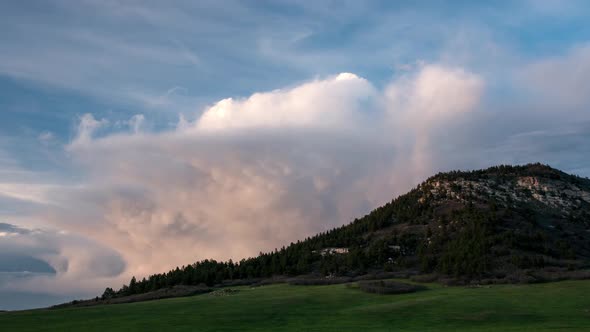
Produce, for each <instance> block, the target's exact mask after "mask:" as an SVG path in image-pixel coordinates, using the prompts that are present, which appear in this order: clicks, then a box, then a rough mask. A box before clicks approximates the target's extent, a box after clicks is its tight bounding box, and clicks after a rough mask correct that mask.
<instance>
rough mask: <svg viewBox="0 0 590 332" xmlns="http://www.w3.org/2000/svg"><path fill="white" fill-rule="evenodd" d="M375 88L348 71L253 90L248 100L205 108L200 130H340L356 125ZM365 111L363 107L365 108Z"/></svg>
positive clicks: (199, 125) (219, 103)
mask: <svg viewBox="0 0 590 332" xmlns="http://www.w3.org/2000/svg"><path fill="white" fill-rule="evenodd" d="M374 94H375V90H374V88H373V86H372V85H371V84H370V83H369V82H368V81H367V80H365V79H364V78H361V77H358V76H356V75H355V74H351V73H341V74H339V75H337V76H334V77H331V78H328V79H325V80H315V81H312V82H308V83H304V84H301V85H299V86H296V87H293V88H289V89H284V90H275V91H271V92H264V93H255V94H253V95H252V96H250V97H249V98H247V99H238V100H235V99H232V98H227V99H223V100H221V101H219V102H218V103H216V104H215V105H213V106H212V107H210V108H209V109H207V110H206V111H205V113H204V114H203V115H202V117H201V118H200V119H199V121H198V122H197V123H196V127H197V129H199V130H220V129H239V128H291V127H304V128H324V129H335V128H338V129H342V128H343V127H350V126H352V125H355V124H357V122H358V121H359V120H360V117H361V116H362V115H363V114H362V112H361V110H362V109H363V108H366V107H367V105H366V103H365V104H363V102H365V101H367V100H368V99H369V98H371V97H373V96H374ZM365 111H366V110H365Z"/></svg>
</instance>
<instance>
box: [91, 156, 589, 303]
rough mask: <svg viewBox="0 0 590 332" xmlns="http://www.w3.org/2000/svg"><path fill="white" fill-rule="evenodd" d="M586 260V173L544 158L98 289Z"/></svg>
mask: <svg viewBox="0 0 590 332" xmlns="http://www.w3.org/2000/svg"><path fill="white" fill-rule="evenodd" d="M589 262H590V180H588V179H586V178H580V177H577V176H573V175H569V174H566V173H564V172H561V171H559V170H556V169H553V168H551V167H549V166H545V165H541V164H530V165H526V166H497V167H492V168H489V169H486V170H478V171H471V172H460V171H453V172H448V173H440V174H437V175H435V176H433V177H431V178H429V179H428V180H426V181H425V182H423V183H422V184H420V185H419V186H418V187H416V188H414V189H413V190H411V191H410V192H408V193H407V194H405V195H402V196H399V197H397V198H395V199H394V200H393V201H391V202H390V203H388V204H386V205H384V206H382V207H379V208H377V209H375V210H374V211H372V212H371V213H369V214H368V215H366V216H364V217H362V218H360V219H356V220H354V221H353V222H352V223H350V224H348V225H345V226H342V227H338V228H335V229H332V230H329V231H327V232H324V233H320V234H317V235H316V236H313V237H311V238H307V239H305V240H302V241H298V242H297V243H291V244H290V245H288V246H285V247H282V248H280V249H276V250H274V251H273V252H268V253H261V254H260V255H259V256H257V257H253V258H249V259H243V260H241V261H239V262H233V261H231V260H230V261H227V262H218V261H215V260H204V261H200V262H196V263H193V264H189V265H186V266H182V267H177V268H176V269H174V270H171V271H169V272H166V273H161V274H154V275H151V276H149V277H147V278H144V279H141V280H137V279H136V278H135V277H134V278H133V279H132V280H131V281H130V283H129V284H128V285H125V286H123V287H122V288H121V289H119V290H113V289H111V288H107V289H106V290H105V292H104V294H103V295H102V298H103V299H109V298H113V297H121V296H128V295H133V294H139V293H145V292H150V291H155V290H158V289H162V288H167V287H171V286H174V285H201V284H204V285H207V286H213V285H219V284H222V283H224V282H225V283H228V282H234V283H239V282H244V283H247V282H248V281H251V280H254V279H261V278H271V277H273V276H274V277H276V276H301V275H308V276H311V275H313V276H315V277H316V278H326V279H329V278H334V277H337V276H348V277H354V276H360V275H363V274H366V273H377V272H388V271H390V272H395V271H398V272H407V273H409V274H423V275H424V274H428V275H429V276H431V277H432V278H439V279H442V278H444V279H446V280H453V281H454V282H470V281H473V280H476V281H477V282H523V281H524V282H531V281H543V280H555V279H563V278H576V277H580V276H581V275H582V274H580V271H582V270H585V269H587V268H588V267H589Z"/></svg>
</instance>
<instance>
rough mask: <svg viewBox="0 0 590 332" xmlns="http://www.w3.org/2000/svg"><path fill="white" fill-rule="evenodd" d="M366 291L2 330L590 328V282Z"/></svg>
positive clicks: (280, 288)
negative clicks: (394, 292)
mask: <svg viewBox="0 0 590 332" xmlns="http://www.w3.org/2000/svg"><path fill="white" fill-rule="evenodd" d="M425 286H426V287H427V289H426V290H423V291H419V292H416V293H410V294H399V295H377V294H369V293H364V292H362V291H361V290H360V289H358V287H357V286H355V285H354V284H349V285H345V284H340V285H328V286H293V285H287V284H277V285H269V286H262V287H254V288H251V287H238V288H233V290H237V291H234V292H219V291H218V292H215V293H213V294H203V295H197V296H192V297H184V298H174V299H166V300H159V301H150V302H139V303H130V304H117V305H105V306H96V307H88V308H68V309H53V310H49V309H42V310H30V311H20V312H6V313H0V329H1V330H2V331H364V332H368V331H536V332H540V331H590V281H588V280H586V281H563V282H554V283H546V284H530V285H493V286H485V287H474V288H466V287H444V286H441V285H438V284H425Z"/></svg>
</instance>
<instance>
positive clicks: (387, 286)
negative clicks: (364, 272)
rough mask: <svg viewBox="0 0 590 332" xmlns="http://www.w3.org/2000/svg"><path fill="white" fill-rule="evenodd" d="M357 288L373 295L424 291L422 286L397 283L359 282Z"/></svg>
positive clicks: (382, 281)
mask: <svg viewBox="0 0 590 332" xmlns="http://www.w3.org/2000/svg"><path fill="white" fill-rule="evenodd" d="M358 285H359V288H360V289H361V290H362V291H364V292H367V293H375V294H405V293H413V292H416V291H419V290H423V289H425V287H424V286H420V285H411V284H405V283H401V282H397V281H386V280H376V281H361V282H359V284H358Z"/></svg>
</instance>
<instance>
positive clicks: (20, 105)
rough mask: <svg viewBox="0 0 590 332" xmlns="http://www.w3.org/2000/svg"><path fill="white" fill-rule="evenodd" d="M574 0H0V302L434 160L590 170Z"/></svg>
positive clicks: (331, 200) (299, 221)
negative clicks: (540, 164) (535, 163)
mask: <svg viewBox="0 0 590 332" xmlns="http://www.w3.org/2000/svg"><path fill="white" fill-rule="evenodd" d="M588 17H590V3H589V2H587V1H550V0H538V1H532V0H531V1H489V2H473V1H459V0H456V1H363V2H361V1H327V0H326V1H313V2H312V1H298V0H294V1H230V0H222V1H186V2H185V1H167V2H162V1H131V0H127V1H117V0H106V1H94V0H81V1H59V0H58V1H52V0H51V1H42V2H40V1H4V2H1V3H0V41H1V42H0V309H22V308H34V307H41V306H47V305H50V304H55V303H59V302H63V301H66V300H72V299H77V298H85V297H94V296H96V295H99V294H101V293H102V291H103V290H104V288H105V287H113V288H119V287H120V286H121V285H123V283H126V282H128V280H129V279H130V278H131V276H137V277H139V278H141V277H145V276H148V275H149V274H152V273H157V272H164V271H167V270H168V269H170V268H173V267H176V266H181V265H186V264H189V263H192V262H195V261H197V260H201V259H205V258H213V259H217V260H226V259H230V258H231V259H233V260H239V259H241V258H245V257H251V256H255V255H257V254H258V253H259V252H261V251H268V250H273V249H274V248H277V247H282V246H283V245H287V244H289V243H290V242H292V241H296V240H299V239H302V238H305V237H307V236H310V235H313V234H315V233H317V232H321V231H325V230H327V229H330V228H333V227H336V226H340V225H343V224H346V223H348V222H350V221H352V220H353V219H354V218H356V217H360V216H362V215H364V214H365V213H367V212H369V211H370V210H372V209H374V208H376V207H378V206H380V205H382V204H384V203H386V202H388V201H390V200H392V199H393V198H394V197H396V196H397V195H400V194H403V193H404V192H406V191H407V190H409V189H411V188H413V187H415V186H416V185H417V184H419V183H420V182H421V181H423V180H425V179H426V178H427V177H429V176H431V175H433V174H434V173H436V172H439V171H448V170H454V169H462V170H469V169H479V168H485V167H489V166H492V165H497V164H524V163H529V162H542V163H546V164H549V165H551V166H553V167H556V168H559V169H562V170H564V171H566V172H569V173H573V174H577V175H580V176H585V177H587V176H590V144H588V142H589V141H590V109H589V107H590V93H588V91H590V24H588V23H587V22H588Z"/></svg>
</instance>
